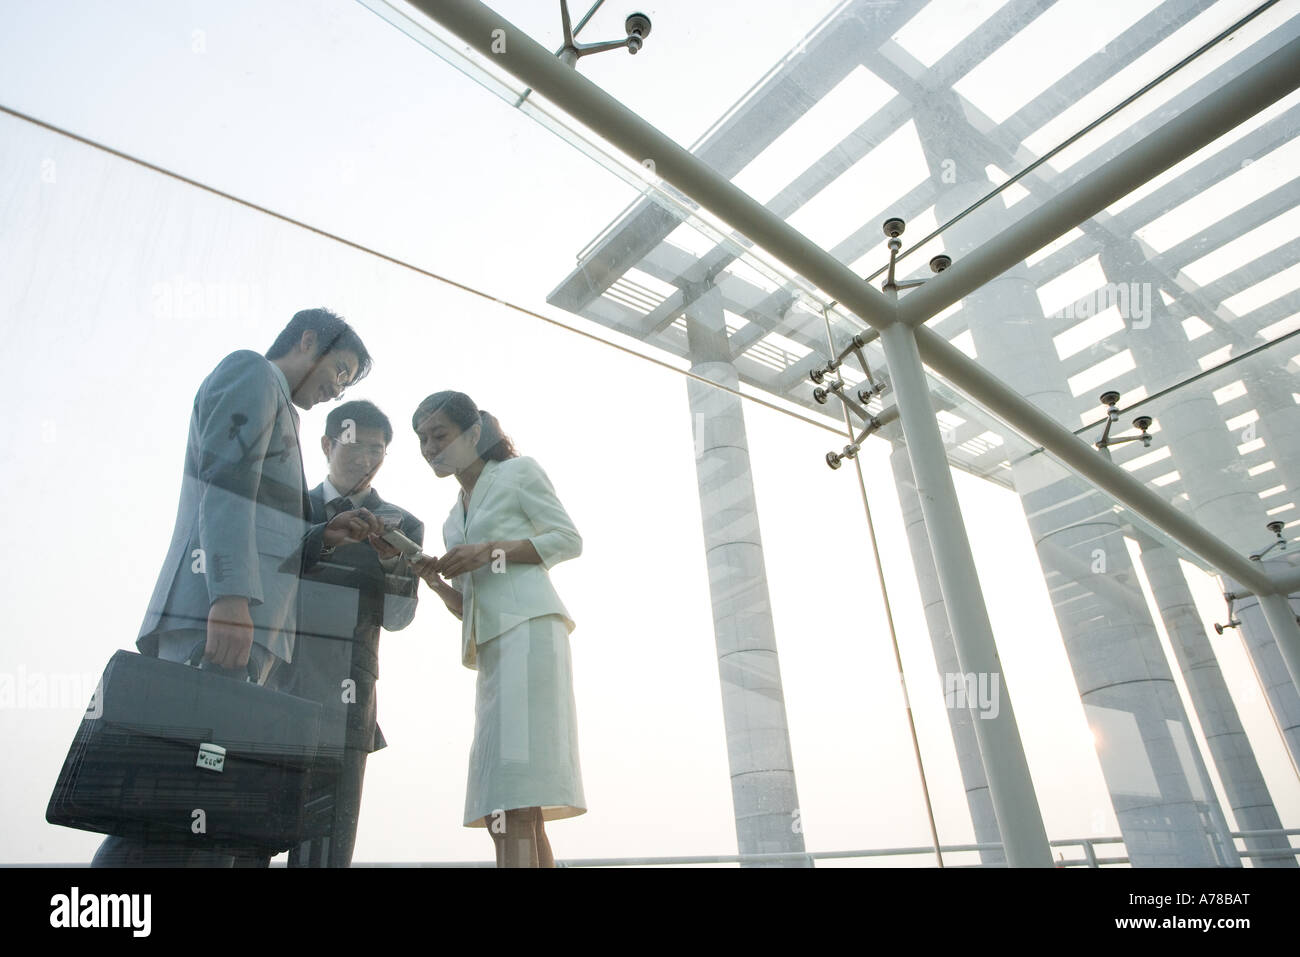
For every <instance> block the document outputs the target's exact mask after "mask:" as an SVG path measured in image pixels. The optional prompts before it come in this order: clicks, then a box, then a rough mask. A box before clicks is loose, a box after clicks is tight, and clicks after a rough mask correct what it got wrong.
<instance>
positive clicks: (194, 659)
mask: <svg viewBox="0 0 1300 957" xmlns="http://www.w3.org/2000/svg"><path fill="white" fill-rule="evenodd" d="M207 644H208V642H207V639H206V638H205V639H203V640H202V641H200V642H199V643H198V644H196V645H195V646H194V650H193V651H191V652H190V656H189V657H188V658H186V659H185V663H186V664H187V665H190V666H192V667H194V668H202V667H203V650H204V649H205V648H206V647H207ZM208 664H209V665H211V667H210V668H209V669H207V670H210V671H217V672H219V673H221V674H224V675H225V676H226V677H228V678H234V677H235V676H234V672H235V671H236V670H237V669H235V668H225V667H222V666H221V665H217V664H212V662H208ZM247 668H248V675H247V680H248V681H251V682H252V683H253V684H257V679H258V677H259V675H258V673H257V670H256V668H255V667H254V665H253V658H252V655H249V658H248V665H247Z"/></svg>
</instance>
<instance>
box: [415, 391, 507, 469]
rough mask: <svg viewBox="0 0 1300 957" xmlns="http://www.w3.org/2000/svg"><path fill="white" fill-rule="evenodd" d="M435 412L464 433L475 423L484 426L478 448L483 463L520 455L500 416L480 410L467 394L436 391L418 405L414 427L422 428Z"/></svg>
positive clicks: (476, 448)
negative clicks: (503, 427) (502, 425)
mask: <svg viewBox="0 0 1300 957" xmlns="http://www.w3.org/2000/svg"><path fill="white" fill-rule="evenodd" d="M435 412H442V413H443V414H444V415H446V416H447V418H449V419H451V421H452V422H454V423H456V428H458V429H460V430H461V431H462V432H468V431H469V430H470V429H472V428H473V427H474V423H475V422H478V423H480V424H481V425H482V426H483V431H482V433H481V434H480V436H479V440H478V445H477V446H476V447H475V451H476V452H478V457H479V458H481V459H482V460H483V461H485V462H504V461H505V460H506V459H513V458H515V457H516V456H518V455H519V453H518V452H517V451H515V444H514V443H513V442H512V441H510V438H509V436H507V435H506V434H505V433H504V432H502V431H501V423H500V422H498V421H497V418H496V416H495V415H493V414H492V413H491V412H486V411H484V410H482V409H480V408H479V407H478V406H476V405H475V404H474V400H473V399H471V398H470V397H469V396H467V395H466V394H465V393H464V392H435V393H434V394H433V395H431V396H428V397H427V398H426V399H425V400H424V401H423V402H421V403H420V404H419V405H418V406H416V409H415V413H414V414H413V415H412V416H411V428H412V429H419V427H420V423H421V422H423V421H424V420H425V419H427V418H428V417H429V416H431V415H433V413H435Z"/></svg>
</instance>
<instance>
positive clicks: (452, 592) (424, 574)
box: [411, 555, 465, 618]
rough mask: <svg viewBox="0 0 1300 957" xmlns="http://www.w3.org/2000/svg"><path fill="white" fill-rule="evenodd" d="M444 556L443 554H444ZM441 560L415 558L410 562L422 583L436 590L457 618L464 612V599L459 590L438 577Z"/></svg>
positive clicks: (426, 557) (427, 557)
mask: <svg viewBox="0 0 1300 957" xmlns="http://www.w3.org/2000/svg"><path fill="white" fill-rule="evenodd" d="M444 557H445V556H444ZM440 561H441V560H440V559H437V558H430V557H429V556H427V555H426V556H425V557H424V558H417V559H416V560H415V561H413V562H411V567H412V568H413V569H415V573H416V574H417V575H419V576H420V577H421V578H423V579H424V583H425V584H426V585H428V586H429V587H430V588H432V589H433V590H434V591H435V592H437V594H438V597H439V598H441V599H442V603H443V604H444V605H446V606H447V610H448V611H450V612H451V613H452V614H453V615H455V616H456V617H457V618H459V617H460V616H461V615H462V614H463V612H464V607H465V605H464V601H463V599H462V598H461V595H460V592H458V591H456V589H455V588H454V587H452V586H451V585H449V584H448V583H447V582H445V581H443V580H442V579H441V578H440V577H438V565H439V562H440Z"/></svg>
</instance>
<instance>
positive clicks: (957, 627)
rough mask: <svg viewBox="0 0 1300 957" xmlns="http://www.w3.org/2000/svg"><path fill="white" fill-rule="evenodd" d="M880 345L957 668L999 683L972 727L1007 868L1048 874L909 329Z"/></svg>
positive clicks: (1033, 800)
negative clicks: (990, 706)
mask: <svg viewBox="0 0 1300 957" xmlns="http://www.w3.org/2000/svg"><path fill="white" fill-rule="evenodd" d="M880 341H881V344H882V345H883V346H884V349H885V359H886V360H887V361H888V363H889V370H890V373H891V375H892V383H893V391H894V395H895V398H896V399H897V402H898V411H899V418H900V421H901V423H902V426H903V434H904V436H905V437H906V439H907V453H908V457H909V458H910V459H911V462H912V472H913V475H914V476H915V479H916V491H917V494H918V495H919V497H920V499H921V511H922V513H923V514H924V515H925V526H926V530H927V532H928V533H929V536H930V545H931V548H932V550H933V553H934V562H935V567H936V569H937V571H938V573H939V587H940V589H941V590H942V592H943V600H944V605H945V607H946V608H947V611H948V620H949V623H950V624H951V625H952V635H953V643H954V644H955V645H956V648H957V661H958V663H959V665H960V668H961V671H962V672H963V673H964V674H970V673H974V674H975V675H976V676H977V680H979V679H981V678H983V679H984V680H988V681H990V683H991V678H986V677H984V676H991V675H998V676H999V680H1000V681H1001V698H1000V700H999V702H998V704H999V707H998V709H997V711H996V713H992V714H990V713H985V714H982V715H981V716H980V717H979V718H978V719H977V720H976V721H975V722H974V724H975V735H976V737H977V739H978V740H979V746H980V754H981V756H982V757H983V759H984V767H985V770H986V771H987V773H988V781H989V794H990V796H991V797H992V800H993V810H994V813H995V814H996V815H997V819H998V828H999V829H1000V830H1001V832H1002V841H1003V845H1004V847H1005V849H1006V855H1007V863H1008V864H1010V866H1012V867H1051V866H1052V851H1051V848H1050V846H1049V845H1048V843H1047V831H1046V830H1045V828H1044V827H1043V818H1042V814H1041V812H1040V811H1039V809H1038V799H1037V797H1036V796H1035V795H1034V784H1033V780H1032V779H1031V777H1030V774H1029V762H1028V760H1027V759H1026V758H1025V751H1024V746H1023V745H1022V743H1021V741H1020V732H1019V730H1018V729H1017V727H1016V719H1015V714H1014V712H1013V711H1012V708H1011V696H1010V694H1009V692H1008V690H1007V686H1006V681H1005V680H1003V679H1004V676H1002V666H1001V664H1000V663H999V661H998V653H997V648H996V646H995V645H994V641H993V626H992V624H991V623H990V622H989V614H988V609H987V608H986V607H985V605H984V595H983V593H982V592H981V591H980V583H979V576H978V575H977V573H976V571H975V557H974V555H973V554H972V552H971V547H970V540H969V538H967V535H966V526H965V523H964V522H963V521H962V515H961V507H960V506H959V504H958V502H957V490H956V488H955V486H954V485H953V481H952V472H951V471H950V469H949V466H948V455H947V452H946V450H945V449H944V445H943V437H942V436H941V435H940V433H939V425H938V422H937V421H936V420H935V415H934V406H933V405H932V404H931V402H930V388H929V384H928V383H927V382H926V379H925V370H924V369H923V368H922V367H921V356H920V354H919V353H918V352H917V348H916V338H915V334H914V331H913V330H912V329H910V328H908V327H907V326H904V325H902V324H901V323H894V324H893V325H890V326H886V327H885V328H884V329H882V330H881V333H880Z"/></svg>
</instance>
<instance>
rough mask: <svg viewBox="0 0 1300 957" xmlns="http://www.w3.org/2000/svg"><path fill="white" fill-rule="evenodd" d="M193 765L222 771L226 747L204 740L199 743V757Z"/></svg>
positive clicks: (224, 765) (224, 764)
mask: <svg viewBox="0 0 1300 957" xmlns="http://www.w3.org/2000/svg"><path fill="white" fill-rule="evenodd" d="M195 767H200V768H205V769H206V770H208V771H223V770H225V767H226V749H225V748H223V747H222V746H221V745H219V744H208V743H206V742H204V743H203V744H200V745H199V759H198V761H196V762H195Z"/></svg>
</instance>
